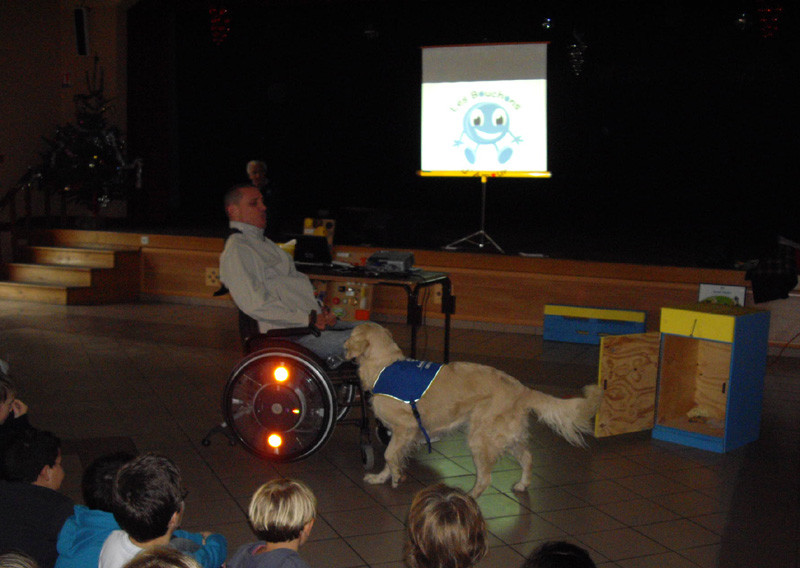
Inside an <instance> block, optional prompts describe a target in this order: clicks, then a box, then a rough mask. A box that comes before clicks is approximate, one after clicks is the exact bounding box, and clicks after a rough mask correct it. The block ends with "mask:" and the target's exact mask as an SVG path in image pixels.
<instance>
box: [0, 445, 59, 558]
mask: <svg viewBox="0 0 800 568" xmlns="http://www.w3.org/2000/svg"><path fill="white" fill-rule="evenodd" d="M3 458H4V464H3V465H4V467H5V471H6V474H7V476H8V479H7V480H1V481H0V511H2V512H3V514H1V515H0V552H7V551H12V550H15V551H21V552H24V553H26V554H29V555H30V556H32V557H33V558H34V559H35V560H36V562H37V563H38V564H39V566H40V568H52V566H53V565H54V563H55V561H56V556H57V552H56V540H57V539H58V532H59V531H60V530H61V527H62V526H63V524H64V521H66V520H67V517H69V516H70V515H71V514H72V508H73V503H72V500H71V499H70V498H69V497H67V496H65V495H62V494H61V493H59V492H58V489H59V488H60V487H61V483H62V481H64V468H63V467H62V466H61V441H60V440H59V439H58V438H57V437H56V436H54V435H53V434H51V433H50V432H44V431H40V430H27V431H26V432H24V433H23V434H22V435H21V436H20V437H19V438H17V439H15V440H14V441H13V442H12V443H11V445H10V446H9V448H8V450H7V451H6V454H5V456H3Z"/></svg>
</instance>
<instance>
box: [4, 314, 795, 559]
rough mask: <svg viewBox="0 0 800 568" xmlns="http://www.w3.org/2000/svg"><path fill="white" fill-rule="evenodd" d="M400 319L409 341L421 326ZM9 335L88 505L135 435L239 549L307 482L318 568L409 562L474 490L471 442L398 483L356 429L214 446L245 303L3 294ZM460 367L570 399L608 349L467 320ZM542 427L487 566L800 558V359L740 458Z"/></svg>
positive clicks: (490, 514) (506, 471)
mask: <svg viewBox="0 0 800 568" xmlns="http://www.w3.org/2000/svg"><path fill="white" fill-rule="evenodd" d="M391 327H392V329H393V330H394V332H395V335H396V336H397V337H398V338H399V343H400V344H401V346H403V347H405V348H407V347H408V345H407V344H408V339H407V338H408V333H407V330H406V329H405V328H404V327H403V326H400V325H396V324H394V325H391ZM0 333H2V337H1V338H0V357H2V358H5V359H7V360H8V361H9V362H10V363H11V368H12V372H13V376H14V377H15V379H16V381H17V382H18V383H19V384H20V385H21V390H22V393H21V394H22V396H21V398H23V400H25V401H26V402H27V403H28V404H29V406H30V413H31V421H32V422H33V423H34V424H35V425H36V426H39V427H42V428H46V429H50V430H53V431H54V432H56V433H57V434H59V435H60V436H61V437H62V439H64V440H65V448H66V451H65V454H66V455H65V463H66V467H67V475H68V476H67V480H66V482H65V487H64V490H65V491H66V492H68V493H69V494H70V495H71V496H72V497H74V498H75V499H76V500H79V499H80V491H79V489H78V488H79V478H80V474H81V467H82V461H84V462H85V461H86V460H88V459H90V458H89V456H90V455H91V453H92V451H91V450H94V451H95V452H97V451H100V449H102V448H105V447H109V446H115V445H125V444H130V442H131V441H132V442H133V444H135V446H136V448H137V449H138V450H140V451H158V452H161V453H165V454H167V455H169V456H171V457H173V458H174V459H175V460H176V461H177V462H178V464H179V465H180V467H181V469H182V471H183V474H184V477H185V478H186V483H187V486H188V488H189V490H190V495H189V497H188V500H187V515H186V517H185V522H184V528H188V529H198V530H199V529H203V530H214V531H217V532H220V533H223V534H224V535H226V536H227V537H228V540H229V545H230V549H231V551H233V550H235V548H236V547H237V546H239V545H240V544H242V543H245V542H247V541H250V540H253V536H252V534H251V532H250V529H249V528H248V525H247V522H246V519H245V511H246V506H247V503H248V501H249V498H250V495H251V493H252V492H253V490H254V489H255V488H256V487H257V486H258V485H260V484H261V483H262V482H263V481H265V480H266V479H268V478H270V477H273V476H277V475H286V476H295V477H298V478H301V479H303V480H305V481H307V482H308V483H309V484H310V485H311V487H312V488H313V489H314V491H315V493H316V494H317V497H318V499H319V509H320V518H319V519H318V521H317V524H316V525H315V529H314V533H313V536H312V541H311V542H309V543H308V544H307V545H306V546H305V547H304V548H303V549H302V554H303V555H304V556H305V557H306V558H307V559H308V561H309V562H310V564H311V565H312V566H314V567H316V568H344V567H351V566H352V567H358V566H385V567H386V568H394V567H397V566H401V558H402V542H403V520H404V517H405V514H406V511H407V507H408V504H409V502H410V500H411V497H412V495H413V494H414V492H415V491H417V490H418V489H420V488H421V487H423V486H424V485H426V484H428V483H431V482H433V481H435V480H443V481H445V482H446V483H449V484H452V485H457V486H460V487H464V488H469V487H471V485H472V482H473V473H472V472H473V466H472V461H471V459H470V457H469V453H468V451H467V450H466V448H465V444H464V442H463V440H462V439H461V438H459V437H458V436H456V437H453V438H448V439H445V440H442V441H439V442H436V443H435V444H434V451H433V453H432V454H431V455H428V454H427V453H425V452H424V451H423V450H420V451H419V452H418V453H417V454H416V455H415V456H414V459H413V460H412V461H411V463H410V467H409V474H410V475H409V478H408V480H407V481H406V482H405V483H403V484H401V486H400V487H399V488H398V489H391V488H390V487H389V486H386V485H385V486H366V485H365V484H364V483H363V482H362V476H363V467H362V466H361V461H360V451H359V445H358V433H357V429H356V428H353V427H349V426H344V425H340V426H338V427H336V428H335V429H334V433H333V436H332V438H331V440H329V441H328V443H327V444H326V445H325V446H324V447H323V448H322V449H321V450H320V451H319V452H317V453H315V454H313V455H312V456H310V457H309V458H307V459H306V460H304V461H301V462H295V463H290V464H272V463H265V462H263V461H260V460H258V459H256V458H254V457H253V456H251V455H249V454H247V453H246V452H245V451H244V450H243V449H242V448H240V447H238V446H230V445H228V443H227V442H226V441H225V439H224V438H223V437H217V438H215V439H214V440H213V443H212V445H211V446H210V447H203V446H202V445H201V444H200V440H201V439H202V438H203V436H204V435H205V433H206V432H207V430H208V429H209V427H210V426H211V425H213V424H215V423H216V422H218V421H219V419H220V411H219V401H220V397H221V393H222V387H223V385H224V383H225V381H226V379H227V376H228V374H229V372H230V371H231V369H232V367H233V365H234V364H235V362H236V361H238V360H239V347H238V340H237V335H236V327H235V313H234V312H233V311H232V310H231V309H227V308H219V307H204V306H187V305H174V304H136V305H117V306H105V307H60V306H43V305H37V304H28V303H14V302H0ZM420 345H421V346H422V347H426V346H427V347H428V349H427V350H423V351H422V352H420V353H418V357H419V358H425V357H427V358H430V359H436V358H438V357H439V356H440V353H441V351H440V345H441V329H440V328H436V327H433V328H429V329H428V331H426V332H423V333H422V334H421V337H420ZM452 359H454V360H455V359H464V360H472V361H480V362H485V363H488V364H492V365H494V366H497V367H500V368H502V369H504V370H506V371H508V372H510V373H512V374H513V375H515V376H516V377H518V378H519V379H520V380H521V381H523V382H525V383H526V384H529V385H531V386H535V387H537V388H540V389H541V390H546V391H548V392H551V393H553V394H572V393H576V392H577V388H578V387H579V386H581V385H582V384H585V383H591V382H594V381H595V380H596V373H597V351H596V350H595V348H592V347H585V346H577V345H571V344H559V343H551V342H547V343H545V342H543V341H542V340H541V337H540V336H537V335H523V334H511V333H497V332H487V331H475V330H468V329H455V330H454V333H453V337H452ZM531 431H532V439H533V442H532V443H533V445H534V447H535V453H534V456H535V469H534V472H535V476H534V482H533V484H532V485H531V487H530V489H529V491H528V492H527V493H525V494H522V495H520V494H515V493H513V492H512V491H510V487H511V485H512V484H513V482H514V481H516V477H517V475H518V466H517V465H516V464H515V463H514V462H513V461H511V460H504V461H503V462H502V463H500V464H499V465H498V466H497V467H496V469H495V471H494V477H493V484H492V486H491V487H490V489H489V490H487V491H486V492H485V493H484V495H483V496H481V498H480V499H479V503H480V506H481V509H482V511H483V513H484V515H485V517H486V518H487V520H488V525H489V530H490V531H491V549H490V552H489V554H488V556H487V557H486V559H485V560H484V561H482V562H481V567H482V568H490V567H503V568H507V567H514V566H519V565H520V564H521V562H522V560H523V557H524V556H525V555H526V554H528V553H529V552H530V551H531V550H532V549H533V548H534V547H535V546H536V545H537V543H538V542H540V541H542V540H545V539H568V540H571V541H574V542H576V543H578V544H581V545H582V546H585V547H587V548H588V549H590V551H591V553H592V556H593V557H594V558H595V560H596V561H597V563H598V565H599V566H604V567H612V566H619V567H624V568H644V567H676V568H682V567H688V566H704V567H712V566H722V567H733V566H737V567H738V566H743V567H750V566H759V567H760V568H767V567H780V568H791V567H795V568H797V567H798V566H799V565H798V542H800V519H799V517H800V490H799V489H800V358H794V357H786V356H784V357H782V358H780V359H778V360H776V361H773V360H772V359H771V360H770V366H769V368H768V375H767V378H766V395H765V403H764V412H763V420H762V435H761V439H760V440H759V441H758V442H756V443H753V444H751V445H749V446H747V447H745V448H742V449H739V450H736V451H734V452H731V453H728V454H723V455H720V454H715V453H710V452H705V451H700V450H695V449H691V448H687V447H683V446H678V445H673V444H668V443H662V442H658V441H653V440H651V439H650V437H649V435H648V434H644V435H632V436H631V435H629V436H624V437H620V438H617V439H611V440H609V439H606V440H602V441H598V440H594V439H592V440H591V441H590V445H589V448H588V449H578V448H573V447H571V446H569V445H567V444H566V442H564V441H562V440H560V439H558V438H556V437H555V436H554V435H552V434H551V433H550V432H549V431H548V430H546V429H545V428H544V427H543V426H540V425H538V424H536V423H535V421H532V422H531ZM376 443H377V442H376ZM379 461H380V459H379ZM83 465H85V464H83Z"/></svg>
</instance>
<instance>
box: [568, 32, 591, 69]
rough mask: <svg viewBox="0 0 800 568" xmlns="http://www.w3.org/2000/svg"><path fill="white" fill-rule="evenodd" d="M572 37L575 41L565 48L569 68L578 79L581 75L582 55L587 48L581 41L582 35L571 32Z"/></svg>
mask: <svg viewBox="0 0 800 568" xmlns="http://www.w3.org/2000/svg"><path fill="white" fill-rule="evenodd" d="M572 37H573V39H574V40H575V41H574V42H572V43H571V44H570V45H569V47H568V48H567V58H568V59H569V66H570V68H571V69H572V73H573V74H574V75H575V76H576V77H580V76H581V73H583V63H584V57H583V54H584V52H585V51H586V48H587V47H589V46H588V45H586V43H585V42H584V41H583V34H581V33H578V31H577V30H573V31H572Z"/></svg>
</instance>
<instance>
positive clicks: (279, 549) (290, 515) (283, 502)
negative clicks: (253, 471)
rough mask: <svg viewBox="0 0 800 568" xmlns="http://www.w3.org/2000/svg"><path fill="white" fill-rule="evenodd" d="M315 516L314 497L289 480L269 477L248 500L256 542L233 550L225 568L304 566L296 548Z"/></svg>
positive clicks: (306, 535)
mask: <svg viewBox="0 0 800 568" xmlns="http://www.w3.org/2000/svg"><path fill="white" fill-rule="evenodd" d="M316 517H317V498H316V497H314V493H312V491H311V489H309V487H308V486H307V485H306V484H305V483H303V482H301V481H297V480H293V479H272V480H270V481H268V482H267V483H265V484H264V485H262V486H261V487H259V488H258V490H256V492H255V494H253V498H252V499H251V500H250V511H249V518H250V525H251V526H252V527H253V531H254V532H255V533H256V536H258V538H259V539H261V540H259V541H258V542H254V543H251V544H246V545H244V546H242V547H241V548H239V550H237V551H236V554H234V555H233V558H231V560H230V561H229V562H228V564H227V568H308V564H306V562H305V561H304V560H303V559H302V558H300V555H299V553H298V550H299V548H300V547H301V546H303V545H304V544H305V543H306V541H307V540H308V537H309V535H310V534H311V528H312V527H313V526H314V520H315V519H316Z"/></svg>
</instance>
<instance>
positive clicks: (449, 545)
mask: <svg viewBox="0 0 800 568" xmlns="http://www.w3.org/2000/svg"><path fill="white" fill-rule="evenodd" d="M407 529H408V542H407V543H406V554H405V556H406V563H407V564H408V566H410V568H467V567H469V566H474V565H475V564H477V563H478V561H480V560H481V558H483V557H484V556H485V555H486V552H487V550H488V544H487V535H486V523H485V521H484V520H483V515H482V514H481V510H480V508H478V504H477V503H476V502H475V500H474V499H473V498H472V497H470V496H469V495H467V494H466V493H465V492H464V491H462V490H461V489H457V488H454V487H448V486H446V485H444V484H443V483H437V484H436V485H431V486H430V487H426V488H425V489H423V490H422V491H420V492H419V493H417V494H416V495H415V496H414V499H413V501H412V502H411V509H410V510H409V512H408V527H407Z"/></svg>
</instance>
